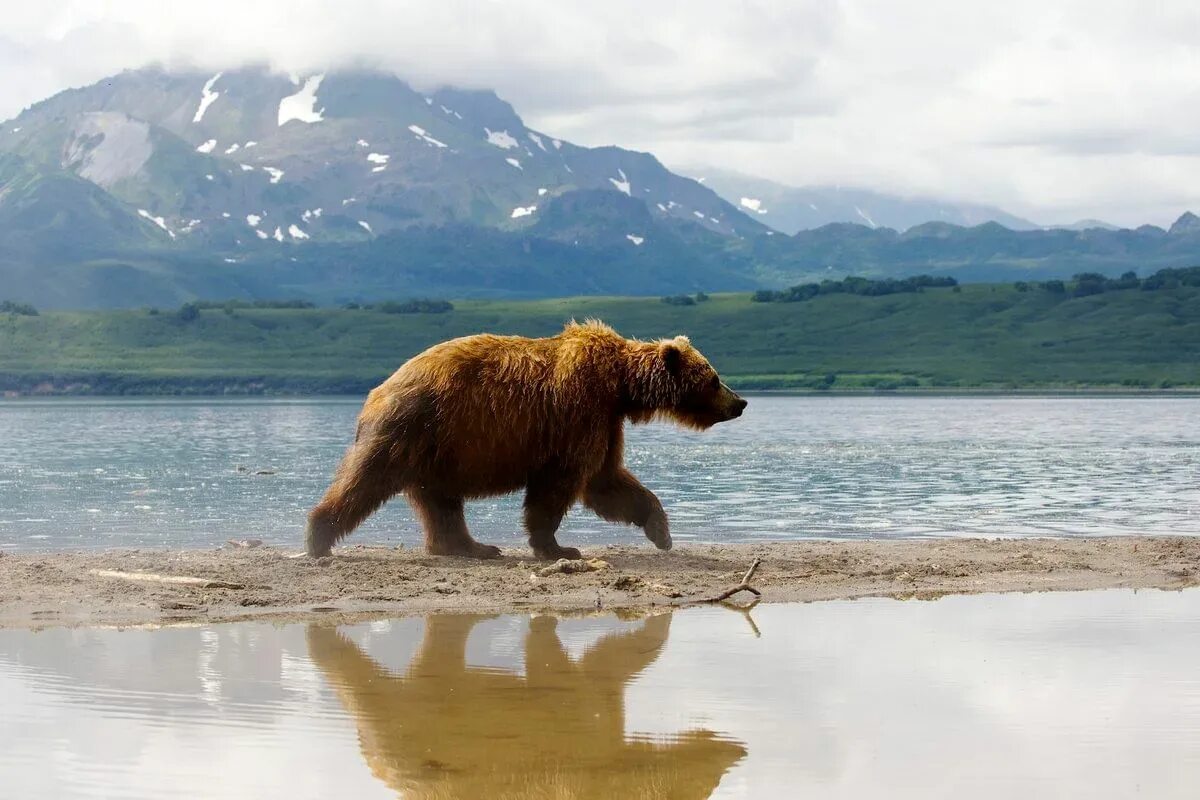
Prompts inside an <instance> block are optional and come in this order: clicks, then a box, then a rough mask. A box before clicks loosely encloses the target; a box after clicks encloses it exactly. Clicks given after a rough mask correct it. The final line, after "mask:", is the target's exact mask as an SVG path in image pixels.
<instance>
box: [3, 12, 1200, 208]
mask: <svg viewBox="0 0 1200 800" xmlns="http://www.w3.org/2000/svg"><path fill="white" fill-rule="evenodd" d="M151 62H164V63H166V64H167V65H169V66H181V67H183V66H195V67H199V68H204V69H216V68H228V67H231V66H235V65H238V64H240V63H245V62H260V63H261V62H266V63H269V64H271V65H273V66H275V67H278V68H279V69H281V70H288V71H309V70H319V69H329V68H336V67H339V66H346V65H362V66H372V67H379V68H383V69H387V70H390V71H393V72H395V73H397V74H399V75H400V76H401V77H404V78H406V79H408V80H410V81H412V82H413V83H415V84H417V85H418V86H419V87H422V88H432V87H435V86H437V85H441V84H452V85H458V86H466V87H475V88H494V89H495V90H496V91H497V92H499V94H500V95H501V96H502V97H504V98H505V99H507V100H509V101H510V102H512V103H513V105H514V106H515V107H516V108H517V111H518V112H519V113H521V114H522V115H523V116H524V117H525V119H526V122H527V123H528V124H530V125H531V126H532V127H536V128H538V129H541V130H545V131H547V132H549V133H551V134H553V135H556V136H560V137H563V138H567V139H570V140H572V141H575V142H578V143H580V144H590V145H598V144H618V145H621V146H624V147H630V148H635V149H639V150H648V151H651V152H653V153H655V154H657V155H658V156H659V157H660V158H662V160H663V161H665V162H666V163H667V164H668V165H671V166H676V167H679V166H684V165H687V166H691V165H714V166H718V167H721V168H726V169H734V170H741V171H744V172H749V173H752V174H756V175H761V176H763V177H768V178H773V179H776V180H779V181H782V182H785V183H792V184H798V185H805V184H840V185H844V186H861V187H866V188H872V189H877V190H882V191H891V192H897V193H901V194H910V195H915V194H922V195H934V196H938V197H942V198H947V199H958V200H969V201H974V202H982V203H991V204H995V205H999V206H1001V207H1003V208H1005V209H1006V210H1008V211H1011V212H1014V213H1017V214H1021V215H1024V216H1027V217H1030V218H1032V219H1034V220H1036V221H1038V222H1043V223H1055V222H1070V221H1073V220H1076V219H1079V218H1083V217H1095V218H1100V219H1105V220H1108V221H1111V222H1114V223H1119V224H1126V225H1136V224H1140V223H1143V222H1152V223H1156V224H1165V223H1169V222H1170V221H1171V220H1172V219H1174V217H1176V216H1177V215H1178V214H1179V213H1180V212H1181V211H1182V210H1184V209H1187V208H1189V207H1190V208H1195V209H1196V210H1197V211H1198V212H1200V4H1196V3H1195V2H1192V1H1191V0H1182V1H1181V2H1175V1H1174V0H1160V1H1159V2H1151V1H1149V0H1142V1H1141V2H1137V1H1135V0H1125V1H1121V2H1106V1H1105V0H1086V2H1085V1H1083V0H1081V1H1080V2H1076V1H1075V0H1007V2H1004V3H997V2H986V3H985V2H977V1H976V0H923V1H922V2H920V3H915V2H912V3H898V2H893V1H892V0H838V1H837V2H835V1H834V0H762V1H761V2H736V1H735V0H688V2H674V1H673V0H660V1H659V2H655V3H645V2H633V1H632V0H608V2H606V3H603V4H601V3H594V2H567V0H557V1H556V2H549V1H547V2H533V1H532V0H528V1H527V0H503V2H493V1H492V0H471V1H464V0H439V1H438V2H423V3H414V2H396V1H393V2H384V0H290V1H289V2H263V1H257V2H256V1H255V0H238V1H237V2H230V1H228V0H206V2H203V3H174V2H172V3H165V2H162V1H161V0H108V1H107V2H106V1H105V0H42V1H41V2H39V3H26V4H16V3H8V4H5V8H4V15H3V20H2V21H0V70H3V74H4V76H5V78H6V80H5V81H4V82H3V84H0V116H3V117H9V116H12V115H14V114H16V113H17V112H18V111H20V109H21V108H22V107H24V106H26V105H28V104H29V103H31V102H34V101H36V100H38V99H41V98H42V97H44V96H46V95H48V94H51V93H53V92H55V91H57V90H58V89H62V88H66V87H68V86H78V85H84V84H87V83H90V82H93V81H95V80H98V79H99V78H102V77H104V76H105V75H108V74H111V73H113V72H116V71H118V70H120V69H123V68H127V67H137V66H141V65H143V64H147V63H151Z"/></svg>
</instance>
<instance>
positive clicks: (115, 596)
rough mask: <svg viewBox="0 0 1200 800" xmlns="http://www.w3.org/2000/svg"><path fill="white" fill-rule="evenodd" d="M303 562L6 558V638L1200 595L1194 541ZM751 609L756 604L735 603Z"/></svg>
mask: <svg viewBox="0 0 1200 800" xmlns="http://www.w3.org/2000/svg"><path fill="white" fill-rule="evenodd" d="M295 555H296V551H295V550H285V549H277V548H273V547H257V548H245V547H237V546H232V545H231V546H229V547H226V548H221V549H219V550H111V551H103V552H83V553H48V554H12V553H0V627H18V628H39V627H50V626H58V625H68V626H76V625H117V626H128V625H146V624H151V625H153V624H163V623H186V622H221V621H233V620H243V619H264V618H269V619H278V620H280V621H292V620H297V619H306V618H313V617H323V618H327V617H330V616H333V617H338V618H346V619H351V618H359V617H364V616H374V615H403V614H408V613H424V612H429V611H471V612H476V613H478V612H503V611H519V610H534V609H546V610H559V611H570V610H580V611H582V610H594V609H596V608H603V609H647V608H651V607H654V606H667V605H689V604H693V603H696V602H703V601H704V600H706V599H708V598H711V597H713V596H715V595H718V594H720V593H721V592H722V591H724V590H726V589H729V588H731V587H734V586H736V585H737V584H738V583H739V582H740V581H741V579H742V576H743V574H744V573H745V571H746V569H747V567H748V566H749V565H750V564H751V563H752V562H753V560H754V559H756V558H758V559H761V566H760V567H759V569H758V571H757V573H756V575H755V576H754V578H753V580H752V581H751V584H752V585H753V586H754V587H755V588H757V589H759V590H760V591H761V592H762V600H763V601H764V602H789V601H790V602H807V601H814V600H831V599H845V598H855V597H870V596H889V597H898V598H918V599H934V598H937V597H940V596H942V595H946V594H966V593H979V592H1025V591H1069V590H1083V589H1107V588H1135V589H1142V588H1147V589H1148V588H1154V589H1168V590H1178V589H1183V588H1188V587H1193V586H1200V537H1121V538H1082V539H1006V540H989V539H902V540H890V541H879V540H874V541H806V542H790V543H773V544H746V545H681V546H678V547H677V548H676V549H675V550H673V551H671V552H667V553H660V552H658V551H656V550H654V549H653V548H652V547H650V546H649V545H644V546H608V547H594V548H588V549H585V550H584V557H585V558H589V559H601V560H602V561H604V562H607V565H606V566H603V567H602V568H601V569H599V570H597V571H592V572H585V573H574V574H553V575H549V576H546V577H540V576H537V575H536V574H535V573H536V572H537V571H538V570H539V569H541V568H542V567H545V566H546V563H545V562H537V561H533V560H532V559H531V558H530V556H529V554H528V552H527V551H523V550H516V549H514V550H505V552H504V556H503V557H502V558H499V559H496V560H494V561H482V562H481V561H473V560H469V559H458V558H440V557H434V556H427V555H425V554H424V553H422V552H419V551H414V550H409V549H393V548H387V547H370V546H362V545H357V546H356V545H349V546H346V547H342V548H339V549H338V550H336V551H335V554H334V555H333V556H331V557H328V558H323V559H319V560H315V561H314V560H312V559H308V558H296V557H294V556H295ZM114 573H115V574H114ZM147 576H149V577H147ZM156 576H157V577H156ZM173 578H176V579H177V578H185V579H186V578H191V579H200V580H196V581H192V582H171V579H173ZM753 600H754V597H753V595H751V594H749V593H747V592H742V593H741V594H738V595H737V596H735V597H734V598H732V602H742V603H746V602H750V601H753Z"/></svg>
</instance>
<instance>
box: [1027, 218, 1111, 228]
mask: <svg viewBox="0 0 1200 800" xmlns="http://www.w3.org/2000/svg"><path fill="white" fill-rule="evenodd" d="M1046 227H1047V228H1049V229H1051V230H1054V229H1062V230H1064V231H1086V230H1091V229H1092V228H1103V229H1104V230H1106V231H1117V230H1120V229H1121V228H1120V226H1119V225H1113V224H1112V223H1110V222H1105V221H1104V220H1102V219H1081V220H1077V221H1075V222H1071V223H1068V224H1066V225H1047V226H1046Z"/></svg>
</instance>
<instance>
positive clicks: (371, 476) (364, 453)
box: [304, 438, 399, 558]
mask: <svg viewBox="0 0 1200 800" xmlns="http://www.w3.org/2000/svg"><path fill="white" fill-rule="evenodd" d="M389 461H390V459H389V448H388V445H387V442H385V441H381V440H378V439H374V438H370V439H367V438H364V439H360V440H359V441H357V442H355V443H354V444H353V445H352V446H351V447H350V449H349V450H348V451H347V452H346V456H345V458H343V459H342V463H341V464H340V465H338V469H337V474H336V475H335V476H334V479H333V483H332V484H330V486H329V489H328V490H327V491H326V492H325V496H324V497H322V498H321V502H319V503H317V505H316V506H314V507H313V510H312V511H311V512H309V515H308V528H307V529H306V531H305V535H304V549H305V551H306V552H307V553H308V555H310V556H312V557H314V558H316V557H319V556H326V555H329V551H330V550H331V549H332V548H333V546H334V545H335V544H336V543H337V542H338V541H339V540H340V539H342V538H343V537H345V536H347V535H349V534H350V532H351V531H353V530H354V529H355V528H357V527H358V526H359V525H360V524H362V521H363V520H365V519H366V518H367V517H369V516H371V514H373V513H375V511H376V510H377V509H378V508H379V507H380V506H381V505H383V504H384V503H386V502H387V501H388V499H390V498H391V497H392V496H393V495H395V494H396V492H397V491H398V489H399V486H398V484H397V479H396V478H397V476H395V475H394V474H393V471H392V470H391V469H390V464H389Z"/></svg>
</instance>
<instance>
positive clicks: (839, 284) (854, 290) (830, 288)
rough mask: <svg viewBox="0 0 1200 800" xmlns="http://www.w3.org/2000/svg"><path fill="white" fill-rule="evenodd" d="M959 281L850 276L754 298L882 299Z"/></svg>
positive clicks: (761, 293)
mask: <svg viewBox="0 0 1200 800" xmlns="http://www.w3.org/2000/svg"><path fill="white" fill-rule="evenodd" d="M957 285H958V281H956V280H955V279H954V278H951V277H934V276H932V275H915V276H913V277H911V278H884V279H882V280H871V279H870V278H857V277H849V278H843V279H842V280H840V281H836V280H828V279H827V280H823V281H821V282H820V283H802V284H800V285H798V286H792V287H789V288H787V289H781V290H779V291H772V290H770V289H760V290H759V291H757V292H755V293H754V294H753V295H752V296H751V298H750V299H751V300H753V301H754V302H755V303H800V302H803V301H805V300H811V299H812V298H814V297H819V296H821V295H826V294H857V295H863V296H866V297H879V296H881V295H888V294H901V293H905V292H920V291H923V290H925V289H934V288H943V287H951V286H957Z"/></svg>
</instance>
